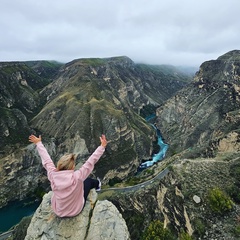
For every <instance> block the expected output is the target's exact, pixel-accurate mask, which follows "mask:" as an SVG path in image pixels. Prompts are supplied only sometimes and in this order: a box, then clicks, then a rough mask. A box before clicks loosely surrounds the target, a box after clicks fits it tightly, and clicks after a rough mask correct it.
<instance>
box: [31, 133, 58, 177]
mask: <svg viewBox="0 0 240 240" xmlns="http://www.w3.org/2000/svg"><path fill="white" fill-rule="evenodd" d="M29 141H30V142H32V143H35V144H36V146H37V150H38V153H39V155H40V157H41V160H42V165H43V167H44V168H45V169H46V170H47V172H48V173H50V172H52V171H55V170H56V167H55V165H54V163H53V161H52V159H51V157H50V156H49V154H48V152H47V149H46V148H45V147H44V145H43V144H42V138H41V136H39V137H36V136H34V135H31V136H29Z"/></svg>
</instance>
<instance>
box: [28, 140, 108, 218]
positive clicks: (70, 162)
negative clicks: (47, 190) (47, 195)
mask: <svg viewBox="0 0 240 240" xmlns="http://www.w3.org/2000/svg"><path fill="white" fill-rule="evenodd" d="M29 141H30V142H32V143H35V144H36V146H37V150H38V153H39V155H40V157H41V159H42V164H43V167H44V168H45V169H46V170H47V176H48V179H49V181H50V183H51V188H52V191H53V195H52V199H51V202H52V209H53V211H54V212H55V213H56V215H57V216H59V217H73V216H76V215H78V214H79V213H80V212H81V211H82V209H83V207H84V205H85V202H86V199H87V196H88V194H89V192H90V190H91V189H92V188H95V189H96V191H99V190H100V189H101V182H100V180H99V179H98V180H96V179H92V178H88V176H89V175H90V173H91V172H92V171H93V169H94V165H95V163H96V162H97V161H98V160H99V159H100V157H101V156H102V155H103V153H104V151H105V148H106V146H107V140H106V137H105V135H102V136H101V137H100V141H101V145H100V146H99V147H98V148H97V149H96V150H95V152H94V153H93V154H92V155H91V156H90V157H89V159H88V160H87V161H86V162H85V163H84V164H83V165H82V167H81V168H80V169H79V170H76V171H74V168H75V155H74V154H65V155H63V156H62V157H61V158H60V160H59V161H58V163H57V167H55V165H54V163H53V161H52V159H51V157H50V156H49V154H48V152H47V150H46V148H45V147H44V145H43V144H42V140H41V136H39V137H36V136H34V135H31V136H29Z"/></svg>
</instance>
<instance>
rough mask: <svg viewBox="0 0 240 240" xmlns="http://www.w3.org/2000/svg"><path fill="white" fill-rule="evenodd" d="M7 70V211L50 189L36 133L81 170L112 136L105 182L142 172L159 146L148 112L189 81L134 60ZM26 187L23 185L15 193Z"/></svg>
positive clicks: (9, 66) (0, 164)
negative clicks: (34, 143)
mask: <svg viewBox="0 0 240 240" xmlns="http://www.w3.org/2000/svg"><path fill="white" fill-rule="evenodd" d="M1 66H2V68H1V69H0V75H1V76H2V77H1V89H2V90H3V91H2V90H1V99H2V101H1V109H2V110H3V111H4V112H6V114H4V115H1V117H0V121H2V124H1V129H0V133H1V135H2V136H3V138H1V139H2V140H3V141H2V144H3V145H2V147H1V148H0V150H1V160H0V175H1V179H0V185H1V197H0V206H3V205H6V204H7V202H8V201H12V200H16V199H23V198H25V197H26V196H28V195H29V194H32V193H34V192H35V191H37V192H39V189H40V190H41V191H42V189H43V188H44V189H45V190H46V191H47V190H48V188H47V187H46V184H48V181H47V178H46V176H45V174H44V170H43V168H42V166H41V162H40V159H39V157H38V156H37V154H36V152H35V151H34V150H33V149H32V147H31V145H29V146H27V147H26V145H27V142H28V139H27V138H28V135H29V134H30V133H32V132H33V133H36V134H39V133H41V134H42V137H43V142H44V144H45V146H46V147H47V149H48V151H49V152H50V154H51V156H52V158H53V159H54V160H57V159H58V157H59V155H61V154H62V153H64V152H74V153H77V154H78V155H79V157H78V160H77V161H78V162H79V164H81V163H82V162H84V161H85V160H86V159H87V157H88V156H89V154H91V152H92V151H93V150H94V149H95V147H96V146H97V145H98V144H99V136H100V134H102V133H105V134H107V137H108V139H109V140H110V141H109V148H108V149H107V151H106V155H105V157H104V158H103V159H102V160H101V161H100V162H99V164H98V166H97V168H96V169H97V170H98V171H97V172H96V174H97V175H98V176H100V177H101V178H104V180H103V182H105V183H108V181H109V180H110V179H112V178H114V177H116V176H117V177H118V178H119V179H123V178H125V177H126V176H128V175H131V174H134V173H135V172H136V169H137V167H138V165H139V163H140V161H141V160H142V158H149V156H150V155H151V152H152V149H153V146H152V142H153V141H154V140H155V134H154V131H153V129H152V128H151V126H149V125H148V124H147V123H146V122H145V120H144V118H142V117H141V116H140V112H141V111H142V112H144V114H145V115H146V114H149V112H151V111H153V109H155V107H156V106H157V105H159V104H161V103H162V102H163V101H164V100H165V99H166V98H167V97H170V96H171V95H172V94H174V92H175V91H177V90H178V89H180V88H182V87H183V86H184V85H186V84H187V81H189V77H186V79H185V77H184V76H185V75H184V74H182V73H181V72H179V71H177V70H173V69H167V68H164V67H161V68H160V67H157V66H154V67H151V66H147V65H142V64H141V65H139V64H135V63H134V62H133V61H132V60H131V59H129V58H127V57H116V58H109V59H77V60H74V61H72V62H70V63H67V64H64V65H61V64H56V63H49V62H46V61H40V62H39V61H37V62H24V63H21V62H20V63H19V62H16V63H15V62H14V63H2V65H1ZM163 69H165V70H163ZM169 79H170V80H169ZM46 84H47V86H46ZM168 84H170V85H171V86H170V85H169V86H168ZM151 85H153V86H154V90H153V89H152V87H151ZM44 86H45V87H44ZM145 92H146V93H147V94H146V93H145ZM162 95H163V96H162ZM159 96H160V97H159ZM10 103H11V104H10ZM9 112H17V113H18V114H19V116H18V115H17V116H16V117H14V116H12V114H9ZM20 120H21V121H20ZM16 136H17V137H16ZM6 144H7V145H6ZM31 149H32V150H31ZM26 179H28V180H27V181H26ZM16 181H17V182H16ZM19 183H21V184H22V185H21V186H22V187H21V188H16V192H15V193H13V192H12V191H11V190H12V187H13V186H18V184H19Z"/></svg>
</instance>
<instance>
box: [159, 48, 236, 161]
mask: <svg viewBox="0 0 240 240" xmlns="http://www.w3.org/2000/svg"><path fill="white" fill-rule="evenodd" d="M239 56H240V51H239V50H234V51H231V52H228V53H226V54H224V55H223V56H220V57H219V58H218V59H217V60H211V61H207V62H204V63H203V64H202V65H201V66H200V70H199V71H198V72H197V74H196V76H195V77H194V80H193V82H192V83H191V84H189V85H188V86H187V87H186V88H184V89H182V90H181V91H180V92H179V93H178V94H176V95H175V96H174V98H171V99H169V100H168V101H167V102H166V103H165V104H163V105H162V106H161V107H160V108H158V109H157V116H158V121H157V126H158V127H159V128H160V129H161V130H162V132H163V135H164V137H165V138H166V139H167V141H168V142H169V143H170V151H171V153H174V152H175V153H177V152H181V151H182V150H185V149H187V148H190V149H189V150H190V152H194V154H193V155H192V157H194V155H196V156H200V155H205V156H214V155H215V154H216V152H218V151H219V150H220V151H221V150H223V149H221V143H222V144H223V145H224V142H225V143H226V142H228V141H235V150H238V149H239V144H238V142H239V123H240V118H239V106H240V81H239V79H240V60H239ZM225 150H226V149H225Z"/></svg>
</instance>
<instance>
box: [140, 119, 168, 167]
mask: <svg viewBox="0 0 240 240" xmlns="http://www.w3.org/2000/svg"><path fill="white" fill-rule="evenodd" d="M151 118H153V116H152V117H151ZM148 120H149V119H148ZM151 126H152V127H153V128H154V129H155V130H156V134H157V138H158V145H159V147H160V150H159V152H158V153H157V154H154V155H153V157H152V159H151V160H149V161H146V162H144V163H142V164H141V165H140V166H139V169H140V170H141V169H145V168H148V167H151V166H152V165H153V164H154V163H156V162H159V161H162V160H163V158H164V157H165V155H166V152H167V150H168V144H166V143H164V142H163V139H162V134H161V132H160V130H159V129H158V128H157V127H156V126H155V125H154V124H152V123H151Z"/></svg>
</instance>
